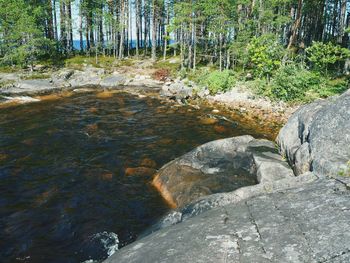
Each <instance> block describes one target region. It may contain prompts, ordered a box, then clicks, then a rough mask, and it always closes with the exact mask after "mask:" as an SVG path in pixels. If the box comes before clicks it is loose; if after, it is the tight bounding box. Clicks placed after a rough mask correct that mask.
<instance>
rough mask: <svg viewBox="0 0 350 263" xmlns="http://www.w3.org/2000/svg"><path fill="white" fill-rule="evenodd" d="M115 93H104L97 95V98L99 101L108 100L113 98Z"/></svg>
mask: <svg viewBox="0 0 350 263" xmlns="http://www.w3.org/2000/svg"><path fill="white" fill-rule="evenodd" d="M113 95H114V93H113V92H111V91H106V90H105V91H102V92H99V93H97V94H96V98H98V99H108V98H111V97H113Z"/></svg>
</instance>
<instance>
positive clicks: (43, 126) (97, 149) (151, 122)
mask: <svg viewBox="0 0 350 263" xmlns="http://www.w3.org/2000/svg"><path fill="white" fill-rule="evenodd" d="M210 112H211V110H210V109H202V110H197V109H192V108H191V109H190V108H188V107H172V106H169V105H164V104H162V103H160V102H159V101H158V100H156V99H152V98H139V97H135V96H131V95H127V94H108V95H107V94H104V93H99V94H97V96H96V94H93V93H91V94H85V95H75V96H72V97H69V98H62V99H61V100H57V101H56V100H52V101H49V102H41V103H36V104H30V105H22V106H18V107H14V108H8V109H1V111H0V193H1V195H0V237H1V238H0V248H1V251H0V253H1V254H0V262H81V261H84V260H88V259H90V258H93V259H103V258H105V257H106V256H107V255H108V254H111V253H113V252H114V251H115V250H116V249H117V247H118V245H119V247H120V246H123V245H125V244H127V243H129V242H131V241H133V240H134V239H135V238H136V237H137V235H138V234H139V233H140V232H141V231H143V230H145V228H147V227H148V226H149V225H150V224H152V223H153V222H154V221H155V220H156V219H157V218H159V217H160V216H161V215H162V214H164V213H165V212H166V211H167V209H168V208H167V207H166V205H165V203H164V202H163V201H162V199H161V198H160V196H159V194H158V193H157V192H156V191H155V190H154V189H153V188H152V187H151V186H150V184H149V182H150V179H151V177H152V175H153V174H154V172H155V169H158V168H160V167H161V166H162V165H163V164H165V163H167V162H168V161H170V160H172V159H174V158H175V157H178V156H180V155H182V154H184V153H185V152H187V151H189V150H191V149H192V148H193V147H195V146H197V145H199V144H202V143H205V142H207V141H211V140H214V139H218V138H223V137H229V136H235V135H241V134H253V135H254V132H253V131H250V130H244V129H243V128H242V127H241V126H240V125H237V124H236V123H232V122H229V121H226V120H225V119H212V118H211V117H210V116H209V115H208V114H209V113H210ZM208 116H209V117H208Z"/></svg>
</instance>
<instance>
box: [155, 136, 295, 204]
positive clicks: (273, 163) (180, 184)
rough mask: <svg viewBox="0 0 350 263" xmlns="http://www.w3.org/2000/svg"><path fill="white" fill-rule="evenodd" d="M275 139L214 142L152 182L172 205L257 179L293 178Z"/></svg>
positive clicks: (178, 161)
mask: <svg viewBox="0 0 350 263" xmlns="http://www.w3.org/2000/svg"><path fill="white" fill-rule="evenodd" d="M292 176H294V175H293V172H292V170H291V169H290V168H289V167H288V165H287V164H286V163H285V162H284V161H282V160H281V157H280V156H279V155H278V154H277V149H276V147H275V145H274V144H273V143H272V142H269V141H266V140H255V139H254V138H253V137H251V136H241V137H235V138H229V139H223V140H218V141H213V142H210V143H207V144H204V145H202V146H199V147H198V148H196V149H194V150H193V151H191V152H189V153H187V154H185V155H183V156H182V157H180V158H178V159H176V160H174V161H172V162H170V163H168V164H167V165H165V166H164V167H162V168H161V169H160V171H159V172H158V173H157V175H156V176H155V177H154V179H153V182H152V184H153V185H154V186H155V187H156V189H158V190H159V192H160V193H161V195H162V196H163V198H164V199H165V200H166V201H167V202H168V204H169V205H170V206H171V207H184V206H185V205H187V204H189V203H191V202H193V201H194V200H196V199H198V198H200V197H203V196H207V195H210V194H215V193H219V192H229V191H233V190H235V189H238V188H240V187H243V186H247V185H253V184H255V183H257V182H269V181H273V180H276V179H283V178H287V177H292Z"/></svg>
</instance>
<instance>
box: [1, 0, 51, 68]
mask: <svg viewBox="0 0 350 263" xmlns="http://www.w3.org/2000/svg"><path fill="white" fill-rule="evenodd" d="M42 14H43V10H42V8H41V7H40V6H38V7H36V8H32V7H31V5H28V4H27V3H26V2H25V1H23V0H18V1H7V0H0V21H1V23H0V35H1V36H2V41H1V42H0V51H1V52H2V53H3V56H2V58H1V60H0V64H2V65H14V64H17V65H21V66H26V65H32V64H33V63H34V62H36V61H38V60H41V59H43V58H49V57H51V56H54V55H55V54H56V52H55V51H56V49H55V48H56V43H55V42H54V41H51V40H49V39H47V38H45V37H44V36H43V34H42V31H41V28H39V27H38V24H37V23H38V20H40V19H41V16H42Z"/></svg>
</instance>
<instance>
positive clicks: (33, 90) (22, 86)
mask: <svg viewBox="0 0 350 263" xmlns="http://www.w3.org/2000/svg"><path fill="white" fill-rule="evenodd" d="M59 89H60V87H56V86H54V85H53V84H52V82H51V80H50V79H38V80H21V81H19V82H17V83H15V84H14V85H13V86H12V87H8V88H4V89H1V90H0V92H1V93H3V94H8V95H32V94H40V93H47V92H51V91H55V90H59Z"/></svg>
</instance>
